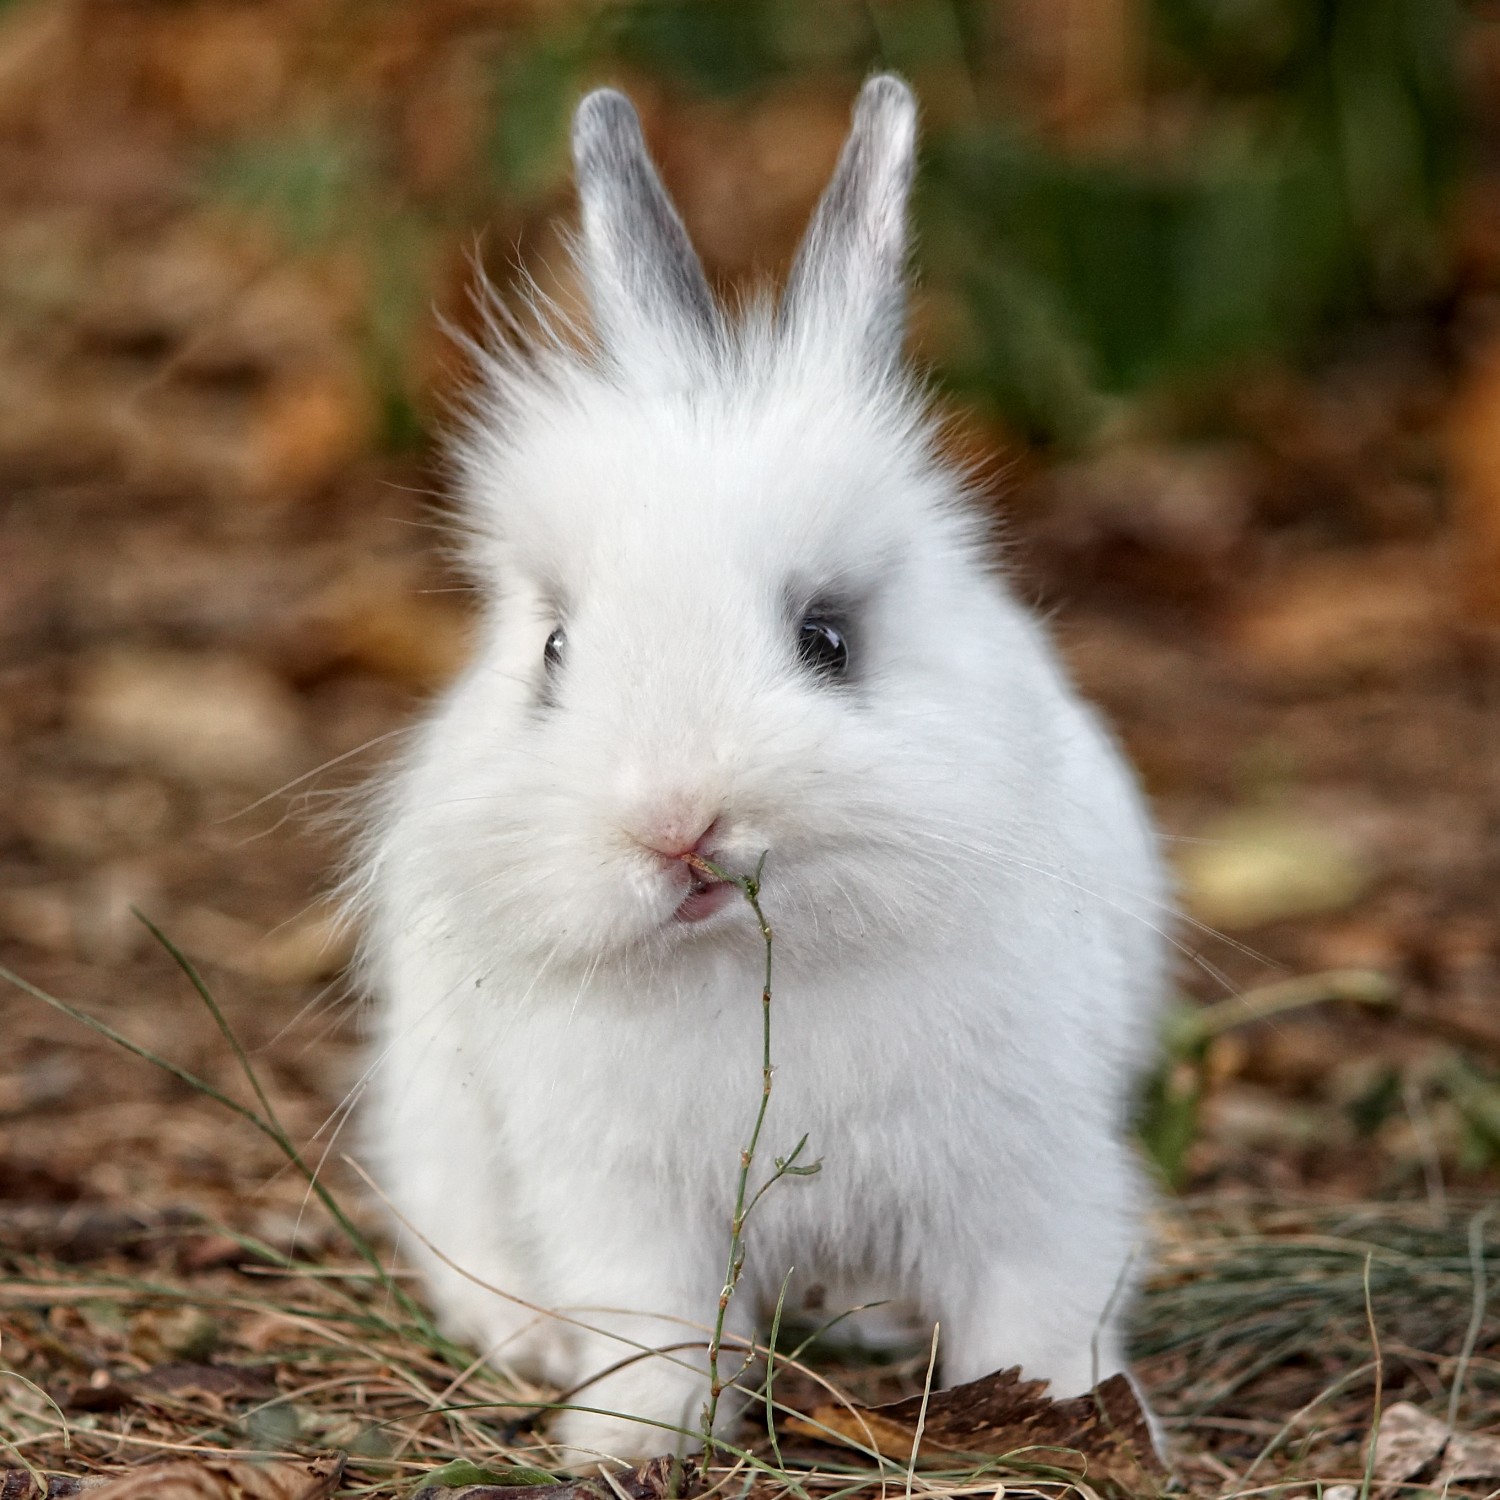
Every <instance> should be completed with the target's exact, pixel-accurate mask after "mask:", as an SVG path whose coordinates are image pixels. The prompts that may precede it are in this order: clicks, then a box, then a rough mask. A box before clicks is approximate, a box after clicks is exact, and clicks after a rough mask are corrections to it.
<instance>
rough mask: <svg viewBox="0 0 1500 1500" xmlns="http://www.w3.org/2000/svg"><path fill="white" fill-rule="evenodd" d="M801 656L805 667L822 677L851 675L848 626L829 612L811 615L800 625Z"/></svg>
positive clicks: (799, 643)
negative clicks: (833, 617)
mask: <svg viewBox="0 0 1500 1500" xmlns="http://www.w3.org/2000/svg"><path fill="white" fill-rule="evenodd" d="M797 655H798V656H799V657H800V658H801V660H802V664H803V666H805V667H809V668H811V670H812V671H814V672H816V673H818V675H819V676H821V677H829V678H835V679H837V678H840V677H845V676H847V675H848V672H849V641H848V637H847V636H846V635H845V633H844V627H843V626H842V625H841V624H840V623H839V622H838V621H837V620H832V619H829V618H828V616H826V615H808V616H807V617H806V618H805V619H804V620H803V621H802V623H801V624H800V625H799V626H798V627H797Z"/></svg>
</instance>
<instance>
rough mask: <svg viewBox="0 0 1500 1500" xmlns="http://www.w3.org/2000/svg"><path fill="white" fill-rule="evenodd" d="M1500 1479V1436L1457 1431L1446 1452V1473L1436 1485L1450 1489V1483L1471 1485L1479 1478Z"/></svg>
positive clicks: (1443, 1469) (1440, 1488) (1443, 1470)
mask: <svg viewBox="0 0 1500 1500" xmlns="http://www.w3.org/2000/svg"><path fill="white" fill-rule="evenodd" d="M1496 1479H1500V1436H1496V1435H1495V1434H1494V1433H1483V1432H1456V1433H1454V1435H1453V1436H1452V1437H1451V1438H1449V1439H1448V1448H1447V1451H1446V1452H1445V1453H1444V1455H1443V1468H1442V1472H1441V1473H1440V1474H1439V1475H1438V1477H1437V1479H1436V1480H1434V1481H1433V1484H1434V1487H1435V1488H1436V1489H1439V1490H1446V1489H1447V1487H1448V1486H1449V1485H1450V1484H1471V1483H1474V1482H1475V1481H1477V1480H1486V1481H1493V1480H1496Z"/></svg>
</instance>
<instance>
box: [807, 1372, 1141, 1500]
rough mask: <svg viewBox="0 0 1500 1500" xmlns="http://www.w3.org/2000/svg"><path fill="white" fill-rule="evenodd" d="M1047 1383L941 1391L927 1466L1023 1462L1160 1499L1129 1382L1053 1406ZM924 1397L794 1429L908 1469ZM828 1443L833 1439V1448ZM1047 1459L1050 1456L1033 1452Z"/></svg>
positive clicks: (928, 1430) (1014, 1376) (934, 1405)
mask: <svg viewBox="0 0 1500 1500" xmlns="http://www.w3.org/2000/svg"><path fill="white" fill-rule="evenodd" d="M1046 1388H1047V1383H1046V1382H1045V1381H1043V1380H1025V1379H1023V1378H1022V1376H1021V1372H1020V1370H1019V1369H1016V1368H1013V1369H1009V1370H998V1371H996V1372H995V1373H994V1374H993V1375H986V1376H985V1377H984V1378H983V1379H982V1380H974V1381H970V1382H969V1383H968V1384H967V1385H959V1386H954V1387H952V1388H951V1389H950V1390H946V1391H934V1392H933V1393H932V1395H931V1397H930V1398H929V1400H928V1403H927V1416H926V1421H925V1423H924V1424H923V1427H922V1445H921V1449H920V1456H922V1457H924V1458H943V1457H950V1458H951V1457H952V1456H954V1455H959V1454H963V1455H971V1456H974V1455H982V1456H985V1457H996V1458H1003V1457H1005V1456H1006V1455H1008V1454H1016V1455H1017V1456H1018V1457H1019V1456H1022V1455H1021V1452H1020V1450H1023V1449H1025V1450H1030V1451H1028V1452H1027V1453H1026V1454H1025V1455H1024V1457H1025V1458H1026V1460H1027V1461H1032V1462H1039V1463H1046V1464H1048V1465H1049V1466H1052V1467H1056V1468H1059V1469H1070V1470H1073V1471H1074V1472H1077V1473H1079V1474H1086V1475H1087V1477H1088V1479H1089V1482H1090V1484H1091V1485H1093V1486H1094V1487H1096V1488H1098V1489H1101V1490H1102V1491H1104V1492H1106V1493H1110V1492H1112V1493H1115V1494H1123V1495H1137V1494H1148V1493H1149V1494H1155V1493H1156V1492H1157V1490H1158V1489H1159V1487H1160V1484H1161V1481H1163V1480H1164V1479H1165V1478H1166V1470H1165V1468H1164V1467H1163V1465H1162V1462H1161V1459H1160V1458H1159V1456H1158V1455H1157V1452H1156V1445H1155V1442H1154V1441H1153V1439H1152V1436H1151V1428H1150V1424H1149V1422H1148V1421H1147V1418H1146V1414H1145V1412H1144V1411H1143V1410H1142V1408H1141V1404H1140V1402H1139V1400H1138V1399H1137V1398H1136V1394H1135V1391H1134V1389H1133V1388H1132V1386H1131V1384H1130V1381H1129V1380H1128V1379H1127V1378H1126V1377H1125V1376H1124V1375H1112V1376H1110V1378H1109V1379H1108V1380H1105V1381H1103V1382H1101V1384H1099V1385H1098V1386H1096V1387H1095V1388H1094V1390H1092V1391H1091V1392H1089V1394H1088V1395H1086V1396H1076V1397H1073V1398H1072V1399H1070V1400H1066V1401H1054V1400H1052V1399H1051V1398H1050V1397H1049V1396H1047V1395H1046V1394H1045V1392H1046ZM921 1407H922V1401H921V1398H920V1397H916V1396H914V1397H911V1398H909V1399H908V1400H905V1401H896V1402H892V1403H891V1404H889V1405H886V1406H873V1407H861V1406H855V1407H853V1409H851V1408H850V1407H848V1406H841V1405H832V1404H830V1405H826V1406H819V1407H817V1408H816V1409H815V1410H814V1411H813V1413H812V1415H811V1418H810V1419H809V1420H802V1419H799V1418H796V1417H793V1418H791V1419H789V1421H788V1422H787V1426H788V1427H789V1428H790V1429H791V1430H792V1431H794V1432H797V1433H799V1434H801V1435H802V1436H804V1437H812V1438H818V1439H821V1440H822V1441H824V1442H828V1441H836V1440H839V1439H842V1440H843V1441H845V1442H847V1443H850V1444H852V1445H854V1446H858V1447H861V1448H867V1447H869V1446H871V1444H873V1445H874V1447H875V1448H876V1449H877V1450H878V1451H879V1452H880V1453H882V1454H884V1455H885V1456H886V1457H887V1458H895V1459H903V1460H904V1459H908V1458H910V1457H911V1450H912V1442H913V1439H914V1438H915V1436H916V1430H917V1422H918V1420H919V1417H920V1414H921ZM830 1434H833V1435H834V1437H833V1438H830ZM1040 1449H1046V1450H1047V1451H1046V1452H1039V1451H1036V1450H1040Z"/></svg>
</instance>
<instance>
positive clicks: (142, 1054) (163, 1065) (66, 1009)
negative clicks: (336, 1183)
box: [0, 965, 440, 1340]
mask: <svg viewBox="0 0 1500 1500" xmlns="http://www.w3.org/2000/svg"><path fill="white" fill-rule="evenodd" d="M0 979H3V980H5V981H6V983H8V984H12V985H14V986H15V987H16V988H17V989H19V990H20V991H21V992H22V993H23V994H27V995H30V996H31V997H32V999H34V1000H40V1001H41V1002H42V1004H43V1005H50V1006H51V1007H52V1008H53V1009H54V1010H56V1011H60V1012H61V1013H62V1014H63V1015H65V1016H68V1017H69V1018H71V1019H72V1020H74V1021H77V1022H78V1023H79V1024H80V1025H82V1026H86V1027H88V1029H89V1030H90V1031H93V1032H95V1033H97V1034H98V1035H99V1036H102V1037H104V1038H105V1040H106V1041H110V1042H113V1043H114V1044H115V1045H116V1046H117V1047H122V1048H124V1050H125V1051H126V1052H129V1053H130V1054H131V1055H132V1056H134V1057H138V1058H140V1059H141V1060H142V1061H143V1062H148V1063H150V1064H151V1065H152V1067H155V1068H160V1069H161V1070H162V1072H164V1073H167V1074H169V1075H170V1076H171V1077H173V1078H175V1079H177V1080H178V1081H179V1082H180V1083H184V1084H186V1085H187V1086H188V1087H189V1088H191V1089H193V1090H194V1091H196V1092H197V1093H199V1094H202V1095H203V1096H204V1097H205V1098H207V1099H212V1100H213V1101H214V1103H216V1104H219V1105H222V1106H223V1107H224V1108H225V1109H227V1110H229V1111H231V1113H233V1114H236V1115H238V1116H239V1117H240V1118H241V1119H242V1120H245V1121H247V1122H248V1123H249V1124H251V1125H253V1126H254V1127H255V1129H256V1130H258V1131H260V1133H261V1134H262V1135H264V1136H265V1137H266V1138H267V1139H268V1140H270V1141H271V1142H273V1143H274V1144H275V1146H276V1148H277V1149H278V1150H279V1151H280V1152H281V1153H282V1154H283V1155H284V1156H285V1157H286V1159H287V1160H288V1161H289V1162H290V1163H291V1165H292V1166H293V1167H294V1168H295V1169H296V1170H297V1171H298V1172H299V1173H300V1174H301V1175H302V1177H303V1178H304V1179H305V1181H306V1182H307V1185H308V1186H309V1187H310V1188H311V1189H312V1190H313V1192H314V1193H315V1194H317V1197H318V1200H319V1202H321V1203H322V1205H323V1207H324V1208H325V1209H327V1210H328V1213H329V1214H330V1216H331V1217H332V1218H333V1220H334V1222H335V1223H336V1224H337V1225H338V1226H339V1228H340V1230H342V1232H343V1234H344V1236H345V1237H346V1238H347V1239H348V1241H349V1243H350V1244H351V1245H352V1246H353V1248H354V1249H355V1251H356V1252H357V1253H358V1254H359V1256H360V1257H361V1259H363V1260H364V1261H365V1262H366V1263H367V1264H368V1265H369V1266H370V1267H371V1269H372V1270H374V1271H375V1272H376V1274H377V1275H378V1276H379V1277H380V1278H381V1281H382V1285H383V1286H384V1288H385V1290H386V1292H387V1294H388V1295H389V1296H390V1297H391V1298H392V1299H393V1300H394V1301H395V1302H396V1304H397V1305H398V1306H399V1307H400V1308H401V1310H402V1311H403V1312H404V1313H405V1314H406V1315H407V1317H409V1318H410V1319H411V1320H412V1322H413V1323H414V1324H415V1325H416V1327H417V1328H418V1329H419V1330H420V1331H421V1333H422V1334H423V1336H424V1337H426V1338H428V1339H433V1340H436V1339H438V1338H439V1337H440V1335H439V1334H438V1332H437V1330H436V1328H435V1327H433V1325H432V1323H431V1322H430V1320H429V1319H428V1317H427V1314H426V1313H425V1312H423V1311H422V1309H421V1307H420V1306H419V1305H418V1304H417V1303H416V1302H415V1301H414V1300H413V1299H412V1297H411V1296H410V1295H409V1294H408V1293H407V1292H406V1291H405V1290H404V1289H403V1288H402V1287H400V1286H398V1285H397V1284H396V1283H395V1282H394V1281H393V1280H392V1279H391V1277H390V1274H389V1272H388V1271H387V1270H386V1267H385V1265H384V1264H383V1263H382V1261H381V1259H380V1256H379V1255H378V1254H377V1253H376V1250H375V1247H374V1246H373V1245H372V1244H371V1243H370V1242H369V1240H368V1239H366V1238H365V1236H364V1234H363V1233H362V1232H361V1231H360V1229H359V1227H358V1226H357V1225H356V1224H355V1223H354V1221H353V1220H352V1219H350V1217H349V1216H348V1214H347V1213H345V1211H344V1208H343V1205H342V1204H340V1203H339V1201H338V1200H337V1199H336V1198H335V1197H334V1195H333V1194H332V1193H331V1192H330V1191H329V1189H328V1188H327V1187H326V1186H325V1185H324V1183H323V1182H321V1181H320V1180H319V1178H318V1175H317V1174H316V1173H315V1172H313V1171H312V1170H311V1169H310V1168H309V1167H308V1166H307V1164H306V1163H305V1162H304V1161H303V1160H302V1155H301V1153H300V1152H299V1151H298V1150H297V1148H296V1147H295V1146H294V1145H293V1144H292V1142H291V1140H290V1139H289V1138H288V1137H287V1135H286V1133H285V1131H283V1130H282V1129H281V1128H280V1127H279V1126H278V1125H276V1124H274V1123H272V1121H270V1120H267V1119H265V1118H264V1117H263V1116H261V1115H259V1114H258V1113H256V1111H255V1110H253V1109H251V1108H249V1106H247V1105H244V1104H241V1103H240V1102H239V1100H237V1099H233V1098H231V1097H230V1096H229V1095H228V1094H226V1093H225V1092H224V1091H223V1090H222V1089H218V1088H215V1087H214V1085H213V1084H211V1083H209V1082H208V1080H207V1079H205V1078H200V1077H198V1075H197V1074H196V1073H193V1072H190V1071H189V1070H188V1069H187V1068H184V1067H182V1066H181V1065H180V1064H178V1063H174V1062H173V1061H172V1060H171V1059H170V1058H166V1057H163V1056H161V1054H160V1053H157V1052H153V1051H152V1050H151V1049H150V1048H149V1047H143V1046H141V1045H140V1043H139V1042H133V1041H131V1039H130V1038H129V1037H127V1036H126V1035H125V1034H124V1033H123V1032H119V1031H116V1030H115V1028H114V1027H113V1026H111V1025H109V1024H108V1023H107V1022H105V1021H101V1020H100V1019H99V1018H98V1017H97V1016H91V1015H90V1014H89V1013H88V1012H87V1011H85V1010H81V1009H80V1008H79V1007H78V1006H76V1005H72V1004H70V1003H69V1002H68V1001H66V1000H62V999H59V998H58V997H57V996H56V995H51V994H48V992H47V991H46V990H44V989H41V988H39V987H38V986H37V985H34V984H32V983H31V982H30V981H29V980H27V979H24V978H22V976H21V975H19V974H17V973H15V972H14V971H13V970H11V969H8V968H6V967H5V966H4V965H0Z"/></svg>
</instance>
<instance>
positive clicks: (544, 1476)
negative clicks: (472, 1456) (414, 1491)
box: [427, 1458, 562, 1489]
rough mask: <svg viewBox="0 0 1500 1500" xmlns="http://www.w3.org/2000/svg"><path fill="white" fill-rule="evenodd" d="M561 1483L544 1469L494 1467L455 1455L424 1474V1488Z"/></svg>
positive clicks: (532, 1485)
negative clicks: (447, 1462)
mask: <svg viewBox="0 0 1500 1500" xmlns="http://www.w3.org/2000/svg"><path fill="white" fill-rule="evenodd" d="M561 1483H562V1481H561V1480H560V1479H558V1478H557V1477H556V1476H555V1475H553V1474H549V1473H547V1471H546V1470H545V1469H528V1468H526V1467H524V1466H511V1467H508V1468H500V1469H496V1468H491V1467H490V1466H488V1465H480V1464H476V1463H470V1462H469V1460H468V1459H466V1458H455V1459H454V1460H453V1462H452V1463H450V1464H444V1465H443V1467H442V1468H441V1469H434V1470H433V1471H432V1473H430V1474H429V1475H428V1476H427V1487H428V1488H432V1487H442V1486H447V1487H449V1488H460V1487H462V1486H464V1485H488V1486H490V1487H492V1488H500V1489H518V1488H521V1487H522V1486H525V1487H526V1488H529V1489H535V1488H536V1487H537V1486H538V1485H541V1486H544V1487H547V1488H550V1487H552V1486H554V1485H559V1484H561Z"/></svg>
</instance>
